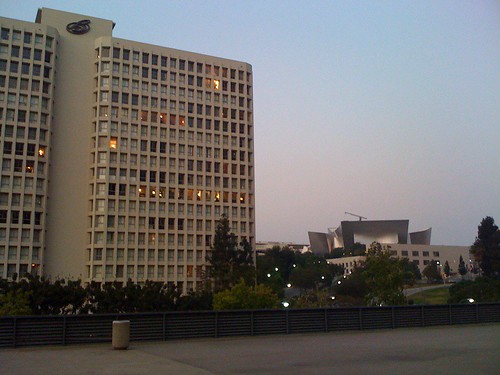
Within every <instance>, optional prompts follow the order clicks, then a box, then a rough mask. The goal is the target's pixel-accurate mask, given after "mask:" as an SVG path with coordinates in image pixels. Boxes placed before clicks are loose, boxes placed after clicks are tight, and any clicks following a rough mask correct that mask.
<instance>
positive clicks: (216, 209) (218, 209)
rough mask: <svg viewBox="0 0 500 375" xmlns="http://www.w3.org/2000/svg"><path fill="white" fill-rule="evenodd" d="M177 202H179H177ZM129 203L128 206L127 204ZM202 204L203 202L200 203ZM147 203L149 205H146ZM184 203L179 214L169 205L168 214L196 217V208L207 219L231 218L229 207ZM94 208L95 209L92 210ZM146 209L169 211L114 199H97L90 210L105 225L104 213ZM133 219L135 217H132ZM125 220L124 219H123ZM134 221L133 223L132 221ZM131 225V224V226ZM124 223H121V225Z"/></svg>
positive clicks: (151, 203) (232, 211) (179, 209)
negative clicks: (223, 215)
mask: <svg viewBox="0 0 500 375" xmlns="http://www.w3.org/2000/svg"><path fill="white" fill-rule="evenodd" d="M238 196H239V194H236V199H237V197H238ZM176 201H177V200H176ZM127 202H128V204H127ZM199 202H201V200H200V201H199ZM146 203H148V204H147V205H146ZM183 203H184V202H179V203H178V205H177V212H175V205H174V203H173V202H171V203H169V205H168V213H169V214H174V213H177V214H178V216H180V215H183V214H184V213H185V212H187V215H188V216H194V208H195V207H196V216H199V217H202V216H203V215H205V216H206V217H212V212H213V214H214V216H215V217H220V215H221V213H223V214H225V215H226V216H229V207H228V206H220V205H209V204H207V205H201V204H197V205H196V206H195V205H193V204H189V203H188V204H187V207H186V208H184V205H183ZM224 203H229V202H224ZM156 207H158V213H156ZM92 208H93V209H92ZM146 208H148V212H149V213H150V214H152V215H155V214H156V215H158V214H159V215H162V214H165V213H166V212H167V211H166V209H167V205H166V204H165V203H162V202H160V203H158V206H157V205H156V202H144V201H139V202H137V201H133V200H129V201H126V200H119V201H115V200H114V199H110V200H106V199H96V201H95V204H94V205H93V207H91V208H90V210H91V211H95V212H96V214H97V217H98V218H99V221H97V222H96V224H100V225H104V216H102V215H99V214H100V213H101V214H102V213H104V212H105V211H107V212H115V211H116V212H118V213H127V214H128V215H129V216H130V215H135V213H136V212H139V213H146ZM243 208H244V207H241V206H240V215H241V217H244V216H246V211H243ZM236 209H237V207H232V208H231V213H232V214H233V217H236V216H237V211H236ZM249 213H250V218H253V210H252V208H250V211H249ZM131 217H133V216H131ZM123 220H124V219H123ZM132 220H133V221H132ZM130 223H132V224H134V225H135V219H131V222H130ZM130 223H129V224H130ZM122 224H123V223H121V222H120V225H122Z"/></svg>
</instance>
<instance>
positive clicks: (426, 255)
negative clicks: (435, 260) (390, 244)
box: [391, 250, 439, 257]
mask: <svg viewBox="0 0 500 375" xmlns="http://www.w3.org/2000/svg"><path fill="white" fill-rule="evenodd" d="M391 254H392V255H396V254H397V252H396V251H395V250H392V251H391ZM408 254H409V251H407V250H402V251H401V256H404V257H407V256H408ZM411 256H413V257H418V256H420V252H419V251H416V250H414V251H412V252H411ZM422 256H424V257H428V256H429V251H422ZM432 256H434V257H439V251H433V252H432Z"/></svg>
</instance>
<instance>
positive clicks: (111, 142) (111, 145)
mask: <svg viewBox="0 0 500 375" xmlns="http://www.w3.org/2000/svg"><path fill="white" fill-rule="evenodd" d="M116 147H117V140H116V138H115V137H112V138H111V139H110V140H109V148H112V149H116Z"/></svg>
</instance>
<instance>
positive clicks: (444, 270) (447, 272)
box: [443, 261, 451, 277]
mask: <svg viewBox="0 0 500 375" xmlns="http://www.w3.org/2000/svg"><path fill="white" fill-rule="evenodd" d="M443 272H444V274H445V275H446V277H448V276H450V273H451V270H450V264H449V263H448V261H446V262H444V268H443Z"/></svg>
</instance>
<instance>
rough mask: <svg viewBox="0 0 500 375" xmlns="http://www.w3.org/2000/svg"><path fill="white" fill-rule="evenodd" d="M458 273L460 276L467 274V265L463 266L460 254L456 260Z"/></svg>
mask: <svg viewBox="0 0 500 375" xmlns="http://www.w3.org/2000/svg"><path fill="white" fill-rule="evenodd" d="M458 273H459V274H460V275H462V278H463V277H464V276H465V274H467V267H466V266H465V262H464V258H462V256H461V255H460V260H459V261H458Z"/></svg>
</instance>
